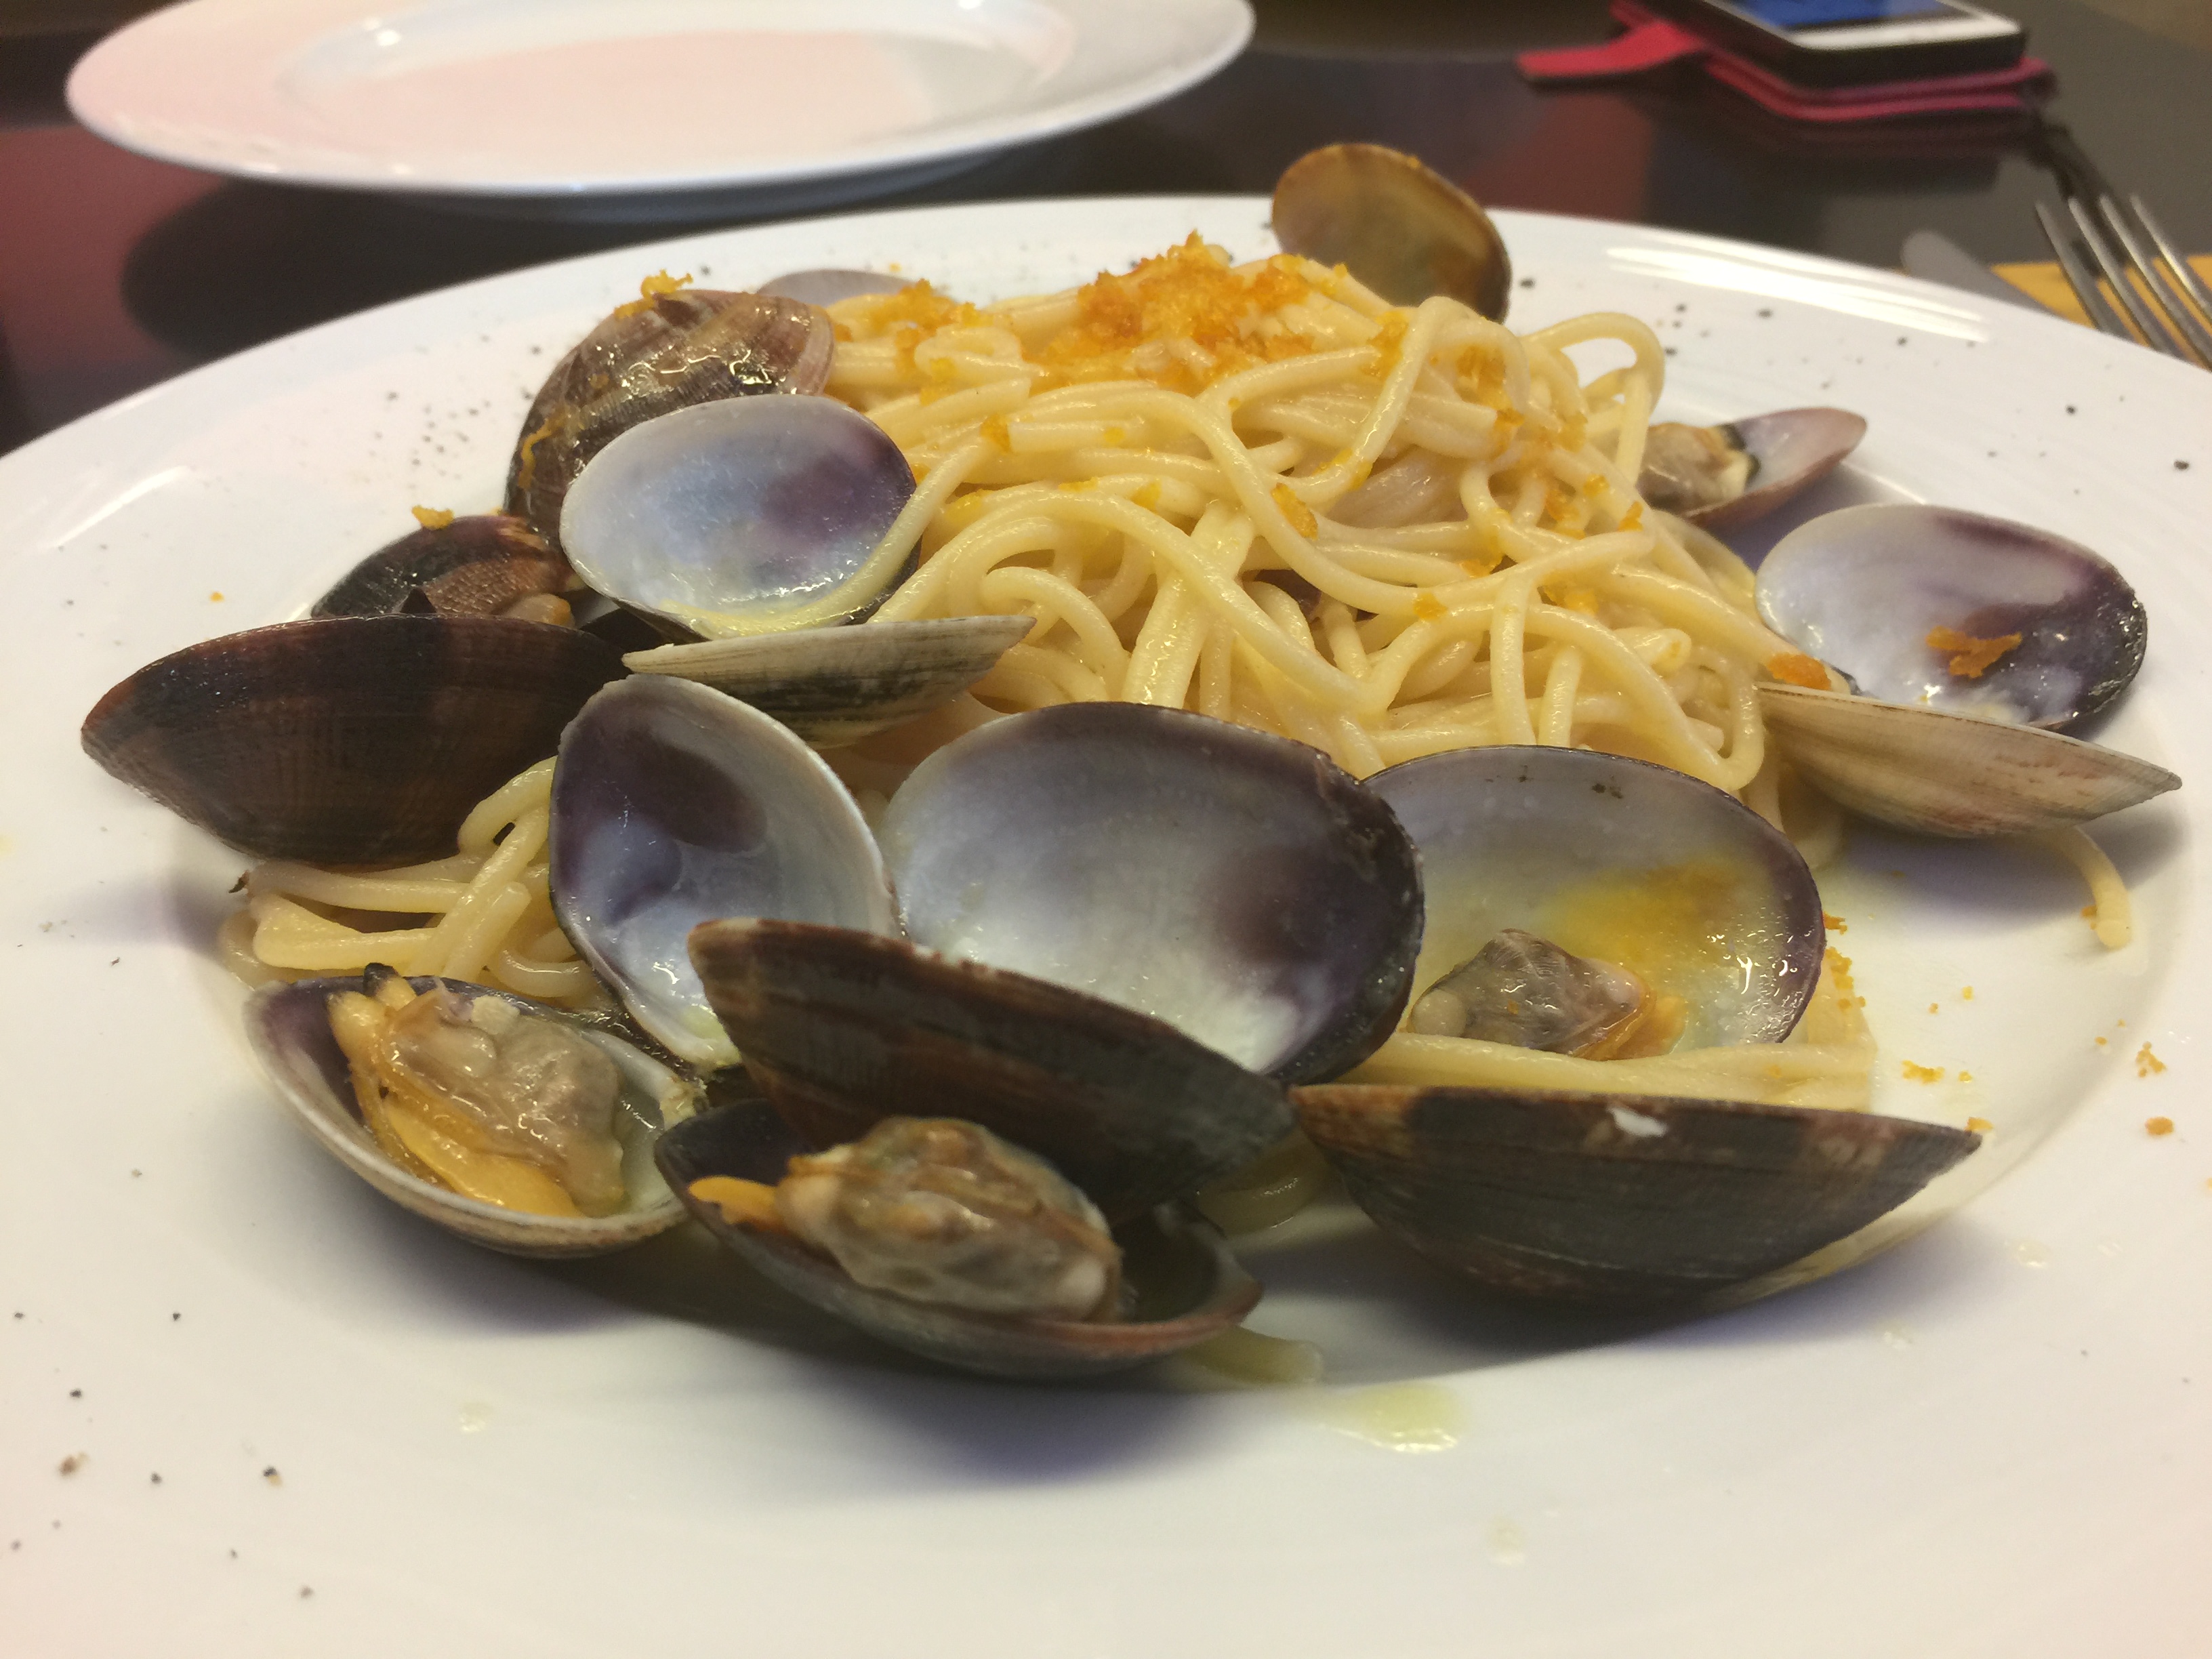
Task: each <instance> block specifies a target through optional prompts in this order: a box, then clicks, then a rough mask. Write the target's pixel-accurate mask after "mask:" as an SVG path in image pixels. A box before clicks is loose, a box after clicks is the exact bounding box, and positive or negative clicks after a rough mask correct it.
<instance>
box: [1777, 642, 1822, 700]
mask: <svg viewBox="0 0 2212 1659" xmlns="http://www.w3.org/2000/svg"><path fill="white" fill-rule="evenodd" d="M1766 671H1767V672H1768V673H1769V674H1771V675H1772V676H1773V677H1774V678H1776V679H1778V680H1780V681H1781V682H1782V683H1783V684H1784V685H1802V686H1803V687H1804V688H1805V689H1806V690H1808V691H1825V690H1827V689H1828V671H1827V670H1826V669H1825V668H1823V667H1821V666H1820V663H1819V662H1817V661H1816V660H1815V659H1813V658H1811V657H1808V656H1807V655H1806V654H1805V653H1803V652H1802V651H1778V652H1776V653H1774V654H1773V655H1772V656H1771V657H1769V658H1768V659H1766Z"/></svg>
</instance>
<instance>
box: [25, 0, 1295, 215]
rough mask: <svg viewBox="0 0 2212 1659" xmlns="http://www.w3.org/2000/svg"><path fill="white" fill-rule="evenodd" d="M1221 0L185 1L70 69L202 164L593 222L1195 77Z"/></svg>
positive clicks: (736, 205) (177, 156)
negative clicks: (383, 5)
mask: <svg viewBox="0 0 2212 1659" xmlns="http://www.w3.org/2000/svg"><path fill="white" fill-rule="evenodd" d="M1251 33H1252V13H1251V9H1250V8H1249V6H1248V5H1247V4H1246V3H1245V0H415V3H411V4H409V3H404V0H403V3H402V4H400V5H398V6H395V7H392V8H391V9H381V10H380V9H378V8H376V7H374V6H373V5H370V4H368V3H365V0H190V3H188V4H184V5H177V6H172V7H170V8H168V9H166V10H163V11H160V12H156V13H155V14H154V15H151V16H149V17H146V18H144V19H142V20H141V21H138V22H137V23H135V24H133V25H131V27H128V28H125V29H123V30H121V31H119V32H118V33H115V34H113V35H112V36H110V37H109V38H108V39H107V40H104V41H102V42H101V43H100V45H99V46H96V47H94V49H93V50H92V52H89V53H88V54H87V55H86V57H85V58H84V60H83V61H82V63H80V64H78V65H77V66H76V70H75V72H74V73H72V74H71V75H70V82H69V101H70V109H71V110H72V111H73V112H75V113H76V117H77V118H78V119H79V120H81V121H82V122H83V123H84V124H85V125H87V126H88V127H90V128H91V129H92V130H93V131H95V132H97V133H99V134H100V136H101V137H104V138H107V139H109V140H111V141H112V142H113V143H118V144H121V145H123V146H124V147H125V149H135V150H137V151H139V152H141V153H142V154H144V155H152V156H155V157H157V158H158V159H160V160H162V161H176V162H179V163H181V164H182V165H184V166H186V167H204V168H207V169H209V170H210V171H212V172H216V173H237V174H240V175H243V176H246V177H250V178H259V179H273V180H276V181H279V182H282V183H285V184H297V185H335V186H338V187H340V188H344V189H352V190H377V191H399V192H403V193H406V194H410V195H419V196H426V197H433V198H435V197H461V198H466V199H468V200H471V202H473V203H474V204H476V205H478V206H495V205H501V204H503V205H505V206H506V207H507V208H508V209H510V210H516V209H533V210H538V211H544V212H557V213H566V214H572V215H580V216H598V217H616V218H648V217H676V216H684V215H700V214H704V213H708V212H710V211H714V210H738V209H745V210H752V211H757V212H758V211H768V210H792V209H795V208H799V207H801V206H806V205H817V204H823V203H827V202H834V201H850V200H853V199H855V198H856V197H861V196H866V195H870V194H879V193H881V192H883V191H889V190H893V189H898V188H902V187H904V186H906V185H913V184H916V183H919V182H921V180H923V179H927V178H933V177H937V176H939V175H940V174H943V173H949V172H951V171H953V170H955V169H957V168H958V167H963V166H965V165H968V164H969V163H972V162H974V161H981V160H982V159H983V158H984V157H985V156H987V155H990V154H991V153H992V152H994V151H996V150H1000V149H1006V148H1008V147H1009V146H1012V145H1014V144H1020V143H1035V142H1036V141H1038V140H1041V139H1044V138H1048V137H1053V136H1054V135H1056V134H1059V133H1063V132H1069V131H1075V130H1077V129H1079V128H1082V127H1087V126H1093V125H1097V124H1098V123H1100V122H1103V121H1108V120H1111V119H1113V118H1115V117H1116V116H1120V115H1126V114H1127V113H1129V112H1131V111H1133V110H1138V109H1142V108H1144V107H1145V106H1147V105H1150V104H1154V103H1158V101H1160V100H1162V99H1164V98H1169V97H1172V96H1173V95H1174V94H1176V93H1178V92H1181V91H1182V90H1183V89H1184V88H1187V87H1190V86H1193V85H1195V84H1196V83H1197V82H1200V81H1202V80H1204V79H1205V78H1206V76H1209V75H1212V73H1213V72H1214V71H1215V70H1218V69H1219V68H1220V67H1221V66H1222V65H1223V64H1226V63H1227V62H1228V61H1229V60H1230V59H1231V58H1234V57H1235V56H1236V55H1237V52H1240V51H1242V50H1243V46H1244V42H1245V41H1246V40H1248V39H1249V37H1250V35H1251Z"/></svg>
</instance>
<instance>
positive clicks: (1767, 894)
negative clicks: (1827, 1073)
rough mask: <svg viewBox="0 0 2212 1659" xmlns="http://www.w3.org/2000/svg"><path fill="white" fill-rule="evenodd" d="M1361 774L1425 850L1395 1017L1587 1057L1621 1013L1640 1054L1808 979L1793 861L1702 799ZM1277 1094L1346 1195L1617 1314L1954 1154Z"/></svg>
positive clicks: (1382, 1221) (1808, 1132) (1443, 1093)
mask: <svg viewBox="0 0 2212 1659" xmlns="http://www.w3.org/2000/svg"><path fill="white" fill-rule="evenodd" d="M1369 787H1371V788H1372V789H1374V790H1375V792H1376V793H1377V794H1379V795H1381V796H1382V797H1383V799H1385V800H1387V801H1389V803H1390V805H1391V806H1392V808H1393V810H1394V811H1396V813H1397V814H1398V816H1399V817H1400V819H1401V821H1402V822H1403V823H1405V825H1406V828H1407V832H1408V833H1409V834H1411V835H1412V836H1413V839H1414V841H1415V842H1416V843H1417V845H1418V846H1419V848H1420V852H1421V860H1422V868H1423V872H1424V876H1425V891H1426V900H1427V912H1428V915H1427V926H1426V932H1425V938H1424V942H1423V947H1422V952H1421V958H1420V962H1419V964H1418V966H1417V967H1416V969H1415V981H1416V984H1417V985H1419V986H1422V987H1429V988H1428V989H1427V990H1426V991H1425V994H1423V995H1422V997H1421V999H1420V1000H1419V1001H1417V1002H1416V1003H1415V1005H1414V1018H1415V1022H1416V1030H1419V1028H1420V1026H1421V1025H1423V1024H1431V1023H1432V1022H1433V1021H1435V1020H1436V1019H1438V1018H1441V1017H1442V1014H1443V1013H1452V1014H1454V1015H1455V1017H1456V1018H1457V1023H1458V1024H1459V1032H1456V1033H1455V1032H1453V1031H1452V1030H1449V1026H1447V1028H1446V1030H1445V1036H1447V1037H1449V1036H1457V1035H1460V1034H1462V1033H1464V1034H1466V1035H1468V1036H1474V1037H1475V1038H1477V1039H1478V1040H1480V1043H1481V1046H1483V1047H1487V1048H1492V1050H1493V1051H1495V1048H1496V1045H1498V1044H1506V1045H1510V1046H1511V1047H1514V1048H1550V1049H1553V1050H1555V1051H1559V1052H1562V1053H1579V1054H1585V1055H1592V1056H1607V1055H1612V1054H1618V1053H1620V1052H1622V1048H1621V1042H1622V1039H1623V1032H1622V1030H1621V1027H1622V1023H1623V1020H1624V1019H1625V1018H1635V1019H1638V1020H1642V1021H1644V1022H1645V1024H1644V1030H1645V1031H1646V1033H1647V1034H1650V1033H1656V1038H1657V1042H1658V1044H1660V1045H1665V1044H1667V1043H1669V1042H1674V1041H1676V1040H1679V1043H1680V1046H1681V1047H1684V1048H1702V1047H1710V1046H1722V1045H1735V1044H1742V1043H1753V1042H1778V1041H1780V1040H1781V1039H1782V1038H1783V1037H1784V1036H1787V1035H1788V1033H1789V1032H1790V1030H1791V1029H1792V1028H1793V1027H1794V1026H1795V1024H1796V1022H1797V1019H1798V1018H1799V1016H1800V1014H1801V1013H1802V1011H1803V1009H1804V1007H1805V1005H1806V1002H1807V1000H1808V999H1809V997H1810V996H1811V994H1812V992H1813V989H1814V985H1815V983H1816V981H1817V975H1818V972H1819V969H1820V957H1821V954H1822V951H1823V948H1824V945H1825V937H1826V935H1825V929H1824V927H1823V925H1822V920H1821V913H1820V896H1819V894H1818V893H1817V891H1816V890H1814V885H1813V881H1812V878H1811V876H1810V874H1809V873H1808V872H1807V871H1806V869H1805V866H1804V862H1803V860H1802V859H1800V858H1799V857H1798V856H1797V854H1796V849H1795V848H1792V847H1791V846H1790V843H1789V842H1788V841H1787V840H1786V839H1784V837H1783V836H1781V835H1780V834H1779V833H1778V831H1776V830H1774V829H1772V828H1771V827H1770V826H1769V825H1767V824H1766V823H1765V821H1764V820H1762V819H1760V818H1759V817H1758V816H1757V815H1756V814H1755V813H1753V812H1752V811H1750V810H1749V809H1748V808H1747V807H1745V806H1743V805H1741V803H1740V802H1738V801H1737V800H1736V799H1735V798H1734V797H1732V796H1729V795H1727V794H1724V793H1722V792H1721V791H1719V790H1717V789H1714V788H1712V787H1710V786H1708V785H1705V784H1703V783H1700V782H1699V781H1696V780H1694V779H1692V778H1688V777H1686V776H1684V775H1681V774H1680V773H1676V772H1673V771H1669V770H1668V769H1664V768H1662V767H1656V766H1650V765H1647V764H1645V763H1643V762H1640V761H1632V760H1625V759H1621V758H1619V757H1613V756H1609V755H1602V754H1595V753H1591V752H1588V751H1582V750H1565V749H1551V748H1517V749H1516V748H1498V749H1483V750H1461V751H1458V752H1456V753H1449V754H1443V755H1437V756H1432V757H1427V758H1425V759H1422V760H1418V761H1413V762H1408V763H1406V764H1404V765H1401V766H1396V767H1392V768H1390V769H1387V770H1385V771H1383V772H1381V773H1378V774H1377V775H1376V776H1375V777H1373V778H1372V779H1370V781H1369ZM1439 999H1442V1000H1443V1002H1444V1003H1445V1005H1446V1006H1445V1008H1444V1009H1443V1010H1442V1011H1441V1012H1438V1013H1431V1009H1432V1007H1433V1006H1434V1004H1435V1003H1436V1002H1437V1000H1439ZM1668 1004H1672V1005H1674V1006H1673V1007H1672V1008H1671V1009H1670V1008H1668V1006H1667V1005H1668ZM1416 1040H1417V1041H1418V1040H1419V1039H1416ZM1429 1040H1431V1041H1435V1040H1436V1039H1429ZM1473 1046H1474V1045H1473V1044H1471V1045H1470V1047H1473ZM1645 1051H1646V1052H1649V1051H1650V1049H1646V1050H1645ZM1628 1052H1635V1050H1633V1049H1630V1050H1628ZM1291 1098H1292V1100H1293V1102H1294V1103H1296V1105H1297V1112H1298V1121H1299V1127H1301V1128H1302V1129H1304V1132H1305V1133H1306V1134H1307V1136H1308V1137H1309V1138H1310V1139H1311V1140H1312V1141H1313V1142H1314V1144H1315V1145H1316V1146H1318V1147H1320V1149H1321V1150H1322V1153H1323V1155H1324V1156H1325V1157H1327V1158H1328V1160H1329V1162H1330V1163H1331V1164H1333V1165H1334V1167H1335V1169H1336V1170H1337V1171H1338V1173H1339V1174H1340V1176H1342V1177H1343V1180H1344V1182H1345V1185H1346V1189H1347V1191H1348V1192H1349V1193H1350V1194H1351V1195H1352V1199H1353V1200H1354V1201H1355V1202H1357V1203H1358V1205H1359V1206H1360V1207H1361V1208H1363V1209H1364V1210H1365V1211H1366V1212H1368V1214H1369V1215H1370V1216H1371V1217H1372V1218H1374V1219H1375V1220H1376V1223H1377V1224H1378V1225H1381V1226H1382V1227H1383V1229H1384V1230H1385V1231H1388V1232H1389V1233H1391V1234H1392V1235H1393V1236H1394V1237H1397V1238H1399V1239H1400V1240H1401V1242H1403V1243H1407V1244H1409V1245H1410V1246H1412V1247H1413V1249H1416V1250H1419V1252H1421V1253H1422V1254H1423V1255H1426V1256H1428V1257H1430V1258H1431V1260H1433V1261H1437V1262H1439V1263H1441V1264H1443V1266H1446V1267H1450V1268H1452V1269H1453V1270H1454V1271H1456V1272H1459V1273H1465V1274H1467V1275H1468V1276H1469V1277H1472V1278H1474V1279H1476V1280H1478V1281H1479V1282H1480V1283H1482V1284H1485V1285H1488V1286H1490V1287H1492V1288H1494V1289H1499V1290H1504V1291H1510V1292H1513V1293H1516V1294H1520V1295H1525V1296H1533V1297H1547V1298H1553V1297H1556V1298H1562V1299H1568V1300H1577V1301H1585V1302H1595V1303H1606V1304H1617V1305H1634V1304H1655V1303H1662V1302H1666V1301H1670V1300H1678V1299H1682V1298H1687V1297H1697V1296H1700V1295H1703V1294H1705V1293H1707V1292H1710V1291H1717V1290H1720V1289H1723V1288H1726V1287H1728V1286H1729V1285H1735V1284H1739V1283H1741V1282H1743V1281H1745V1280H1747V1279H1752V1278H1754V1277H1756V1276H1758V1275H1759V1274H1760V1273H1765V1272H1767V1271H1769V1270H1771V1269H1772V1268H1774V1267H1780V1266H1784V1265H1785V1264H1787V1263H1788V1262H1790V1261H1796V1260H1797V1259H1798V1258H1799V1257H1801V1256H1803V1255H1808V1254H1810V1253H1811V1252H1812V1251H1813V1250H1814V1249H1819V1248H1820V1247H1821V1246H1823V1245H1825V1244H1827V1243H1832V1242H1833V1241H1834V1240H1835V1239H1837V1238H1839V1237H1843V1236H1844V1235H1845V1234H1846V1233H1849V1232H1851V1231H1856V1230H1857V1229H1858V1228H1859V1227H1861V1226H1863V1225H1865V1224H1866V1223H1867V1222H1869V1221H1871V1220H1872V1219H1874V1218H1875V1217H1877V1216H1880V1215H1881V1214H1883V1213H1885V1212H1887V1211H1888V1210H1890V1209H1892V1208H1893V1207H1895V1206H1896V1205H1898V1204H1899V1203H1902V1202H1903V1201H1904V1200H1905V1199H1906V1198H1909V1197H1910V1196H1911V1194H1913V1193H1915V1192H1917V1190H1919V1188H1920V1187H1921V1186H1923V1185H1924V1184H1925V1183H1926V1182H1928V1181H1929V1180H1930V1179H1932V1178H1933V1177H1934V1176H1935V1175H1936V1174H1938V1173H1940V1172H1941V1170H1943V1169H1945V1168H1947V1167H1948V1165H1949V1164H1952V1163H1954V1162H1956V1161H1957V1159H1958V1158H1961V1157H1963V1156H1965V1155H1966V1152H1970V1151H1971V1150H1972V1147H1973V1146H1974V1145H1975V1144H1976V1141H1975V1138H1974V1137H1972V1136H1971V1135H1965V1134H1962V1133H1960V1132H1957V1131H1953V1130H1948V1129H1942V1128H1939V1127H1934V1126H1929V1125H1925V1124H1919V1123H1913V1122H1907V1121H1902V1120H1896V1119H1889V1118H1879V1117H1874V1116H1871V1115H1866V1114H1863V1113H1852V1112H1838V1111H1817V1110H1808V1109H1801V1108H1784V1107H1765V1106H1753V1105H1743V1104H1738V1103H1727V1102H1722V1101H1714V1100H1701V1099H1686V1098H1671V1097H1655V1096H1652V1095H1650V1094H1648V1093H1645V1092H1641V1091H1635V1090H1632V1089H1624V1090H1622V1091H1619V1092H1612V1091H1604V1090H1602V1089H1601V1088H1595V1087H1594V1088H1592V1089H1590V1090H1589V1091H1564V1090H1560V1089H1556V1088H1547V1087H1528V1088H1496V1087H1444V1086H1426V1085H1412V1086H1408V1085H1394V1084H1383V1083H1360V1082H1357V1081H1352V1082H1346V1083H1339V1084H1332V1085H1310V1086H1307V1087H1303V1088H1298V1089H1295V1090H1293V1091H1291Z"/></svg>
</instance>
